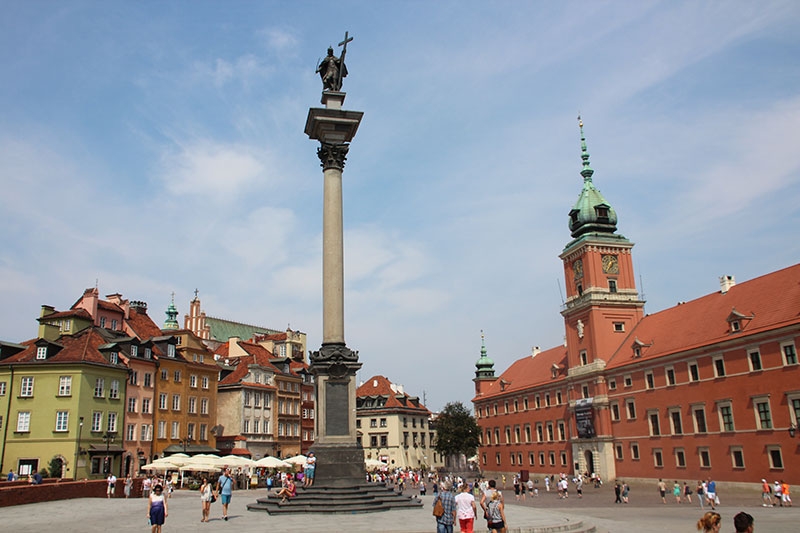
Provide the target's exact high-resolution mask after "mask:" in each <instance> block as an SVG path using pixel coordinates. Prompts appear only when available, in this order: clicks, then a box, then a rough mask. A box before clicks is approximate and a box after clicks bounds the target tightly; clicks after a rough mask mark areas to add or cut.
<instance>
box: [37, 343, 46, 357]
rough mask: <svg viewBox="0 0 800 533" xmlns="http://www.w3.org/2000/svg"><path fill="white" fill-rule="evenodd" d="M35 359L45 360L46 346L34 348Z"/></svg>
mask: <svg viewBox="0 0 800 533" xmlns="http://www.w3.org/2000/svg"><path fill="white" fill-rule="evenodd" d="M36 359H39V360H41V359H47V346H38V347H37V348H36Z"/></svg>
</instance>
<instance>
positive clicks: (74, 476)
mask: <svg viewBox="0 0 800 533" xmlns="http://www.w3.org/2000/svg"><path fill="white" fill-rule="evenodd" d="M82 431H83V417H82V416H81V417H79V418H78V448H77V449H76V450H75V466H73V467H72V479H74V480H77V479H78V460H80V458H81V432H82Z"/></svg>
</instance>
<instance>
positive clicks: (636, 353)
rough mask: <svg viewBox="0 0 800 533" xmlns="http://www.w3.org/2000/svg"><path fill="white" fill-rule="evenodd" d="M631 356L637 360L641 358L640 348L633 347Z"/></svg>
mask: <svg viewBox="0 0 800 533" xmlns="http://www.w3.org/2000/svg"><path fill="white" fill-rule="evenodd" d="M633 356H634V357H637V358H638V357H641V356H642V348H641V347H640V346H635V347H634V348H633Z"/></svg>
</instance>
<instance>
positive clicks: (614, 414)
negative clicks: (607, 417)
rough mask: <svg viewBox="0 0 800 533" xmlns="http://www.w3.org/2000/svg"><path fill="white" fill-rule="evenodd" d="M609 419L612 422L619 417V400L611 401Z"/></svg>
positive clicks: (616, 420)
mask: <svg viewBox="0 0 800 533" xmlns="http://www.w3.org/2000/svg"><path fill="white" fill-rule="evenodd" d="M610 407H611V421H612V422H619V421H620V419H621V414H620V410H619V402H617V401H614V402H611V406H610Z"/></svg>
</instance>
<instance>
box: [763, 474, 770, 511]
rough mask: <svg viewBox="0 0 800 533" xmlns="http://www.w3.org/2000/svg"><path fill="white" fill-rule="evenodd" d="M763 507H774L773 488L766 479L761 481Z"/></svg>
mask: <svg viewBox="0 0 800 533" xmlns="http://www.w3.org/2000/svg"><path fill="white" fill-rule="evenodd" d="M761 506H762V507H772V487H770V486H769V483H767V480H766V479H762V480H761Z"/></svg>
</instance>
